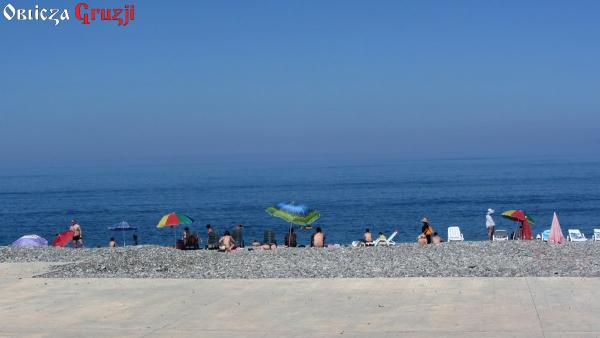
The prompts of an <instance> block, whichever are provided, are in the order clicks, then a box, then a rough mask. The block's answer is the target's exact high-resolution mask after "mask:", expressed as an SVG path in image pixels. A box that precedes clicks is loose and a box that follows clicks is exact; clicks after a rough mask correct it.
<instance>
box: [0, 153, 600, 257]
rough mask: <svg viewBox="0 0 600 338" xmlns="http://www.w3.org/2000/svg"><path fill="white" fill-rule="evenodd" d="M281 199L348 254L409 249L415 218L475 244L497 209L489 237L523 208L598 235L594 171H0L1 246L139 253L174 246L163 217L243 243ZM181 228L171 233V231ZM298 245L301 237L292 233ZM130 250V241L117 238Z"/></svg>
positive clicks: (565, 166)
mask: <svg viewBox="0 0 600 338" xmlns="http://www.w3.org/2000/svg"><path fill="white" fill-rule="evenodd" d="M281 201H296V202H301V203H307V204H309V205H310V206H311V207H313V208H315V209H317V210H319V211H320V213H321V219H320V220H318V221H317V222H316V224H315V225H318V226H321V227H322V228H323V229H324V232H325V234H326V238H327V242H329V243H342V244H348V243H350V242H351V241H352V240H355V239H359V238H360V237H361V235H362V232H363V230H364V228H365V227H369V228H371V230H372V232H375V233H377V232H379V231H382V232H384V233H385V234H387V235H389V234H390V233H391V232H392V231H393V230H399V236H398V237H397V240H399V241H401V242H413V241H414V240H415V238H416V236H417V235H418V234H419V232H420V223H419V220H420V219H421V218H422V217H423V216H427V217H429V219H430V221H431V223H432V225H433V227H434V229H435V230H436V231H438V232H440V233H441V234H443V237H446V228H447V227H448V226H451V225H454V224H457V225H459V226H460V228H461V229H462V231H463V233H464V236H465V239H467V240H482V239H484V238H485V234H486V232H485V212H486V210H487V208H493V209H496V211H497V213H496V217H495V220H496V223H497V228H504V229H507V230H510V231H512V230H513V229H514V228H515V223H513V222H512V221H510V220H507V219H502V218H501V217H500V215H499V214H500V212H502V211H504V210H507V209H524V210H525V211H526V212H527V213H528V214H529V215H531V216H532V217H533V218H534V220H535V224H534V225H533V230H534V233H536V234H537V233H539V232H541V231H542V230H544V229H546V228H549V226H550V222H551V219H552V213H553V211H556V212H557V213H558V215H559V219H560V222H561V225H562V227H563V231H566V229H567V228H568V227H574V228H579V229H581V230H582V231H583V232H584V233H586V234H588V235H589V234H590V233H591V232H592V229H593V228H595V227H596V228H600V161H599V160H593V161H592V160H587V161H586V160H572V159H514V158H508V159H507V158H498V159H460V160H458V159H457V160H413V161H396V162H368V163H344V164H341V163H325V162H323V163H289V164H285V163H269V164H252V165H242V164H188V165H183V164H182V165H177V166H173V165H127V166H122V165H121V166H95V167H72V168H57V167H53V168H35V169H19V170H16V169H0V245H9V244H10V243H11V242H12V241H14V240H15V239H17V238H18V237H19V236H21V235H24V234H38V235H40V236H43V237H45V238H46V239H48V240H49V241H51V240H52V238H53V237H54V235H55V234H57V233H58V232H60V231H62V230H65V229H67V227H68V225H69V220H70V219H72V218H76V219H77V220H79V222H80V224H81V226H82V227H83V230H84V239H85V241H86V245H87V246H94V247H95V246H106V245H107V242H108V240H109V238H110V237H112V236H114V237H115V238H116V239H117V241H118V242H119V244H120V242H121V233H111V232H110V231H109V230H108V229H107V228H108V226H110V225H112V224H114V223H117V222H120V221H121V220H126V221H128V222H130V223H131V224H132V225H134V226H137V227H138V230H137V235H138V236H139V240H140V244H150V243H154V244H162V245H173V244H174V234H173V232H172V231H171V229H157V228H156V224H157V222H158V221H159V219H160V218H161V216H162V215H164V214H166V213H168V212H171V211H177V212H181V213H185V214H187V215H189V216H191V217H193V218H194V219H195V224H193V225H192V226H191V229H192V231H196V232H199V233H200V235H201V237H202V238H203V239H204V238H205V236H204V233H205V227H204V226H205V224H207V223H210V224H213V225H214V226H215V227H216V228H217V230H218V231H219V232H222V231H223V230H225V229H230V228H231V227H232V226H233V225H234V224H236V223H242V224H244V226H245V240H246V242H249V241H251V240H252V239H259V240H262V237H263V230H264V229H266V228H272V229H274V230H275V233H276V236H277V238H278V239H279V240H281V239H282V237H283V235H284V233H285V231H286V229H287V224H286V223H285V222H283V221H282V220H279V219H276V218H273V217H272V216H270V215H269V214H267V213H266V212H265V208H267V207H269V206H271V205H274V204H276V203H278V202H281ZM182 230H183V229H182V228H178V229H177V231H178V232H181V231H182ZM298 231H299V232H298V234H299V236H298V237H299V242H301V244H307V243H308V242H309V236H310V234H311V232H309V231H306V230H298ZM126 235H127V238H126V239H127V241H128V242H131V240H130V239H131V236H132V233H127V234H126Z"/></svg>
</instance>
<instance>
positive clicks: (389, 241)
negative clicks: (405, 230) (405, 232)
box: [373, 231, 398, 246]
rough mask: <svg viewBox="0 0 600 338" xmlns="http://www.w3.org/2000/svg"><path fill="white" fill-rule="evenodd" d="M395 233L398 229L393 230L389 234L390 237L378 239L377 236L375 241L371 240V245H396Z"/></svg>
mask: <svg viewBox="0 0 600 338" xmlns="http://www.w3.org/2000/svg"><path fill="white" fill-rule="evenodd" d="M397 234H398V231H394V232H393V233H392V234H391V235H390V237H388V238H386V239H385V240H380V239H379V238H378V239H376V240H375V241H373V245H374V246H378V245H396V242H394V237H396V235H397Z"/></svg>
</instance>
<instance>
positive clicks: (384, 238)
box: [377, 231, 387, 242]
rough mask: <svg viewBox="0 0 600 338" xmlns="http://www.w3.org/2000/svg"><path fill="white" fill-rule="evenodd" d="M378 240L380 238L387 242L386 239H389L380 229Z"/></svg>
mask: <svg viewBox="0 0 600 338" xmlns="http://www.w3.org/2000/svg"><path fill="white" fill-rule="evenodd" d="M377 240H379V241H380V242H385V241H387V238H386V237H385V235H384V234H383V232H381V231H380V232H379V234H378V235H377Z"/></svg>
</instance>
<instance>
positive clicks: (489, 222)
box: [485, 209, 496, 241]
mask: <svg viewBox="0 0 600 338" xmlns="http://www.w3.org/2000/svg"><path fill="white" fill-rule="evenodd" d="M493 213H494V209H488V210H487V215H486V216H485V227H486V228H487V234H488V239H489V240H490V241H491V240H493V239H494V227H495V226H496V223H494V219H493V218H492V214H493Z"/></svg>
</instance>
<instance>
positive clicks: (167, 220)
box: [156, 212, 194, 228]
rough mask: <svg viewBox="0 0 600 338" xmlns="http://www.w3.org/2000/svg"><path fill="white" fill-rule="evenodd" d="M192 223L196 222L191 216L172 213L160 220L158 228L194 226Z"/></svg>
mask: <svg viewBox="0 0 600 338" xmlns="http://www.w3.org/2000/svg"><path fill="white" fill-rule="evenodd" d="M192 223H194V220H193V219H192V218H191V217H190V216H186V215H184V214H178V213H175V212H172V213H170V214H167V215H164V216H163V217H162V218H161V219H160V222H158V224H157V225H156V227H157V228H164V227H174V226H177V225H180V224H192Z"/></svg>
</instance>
